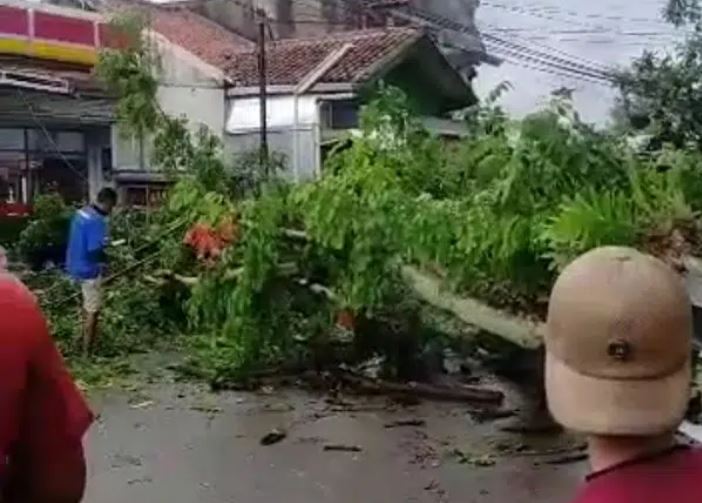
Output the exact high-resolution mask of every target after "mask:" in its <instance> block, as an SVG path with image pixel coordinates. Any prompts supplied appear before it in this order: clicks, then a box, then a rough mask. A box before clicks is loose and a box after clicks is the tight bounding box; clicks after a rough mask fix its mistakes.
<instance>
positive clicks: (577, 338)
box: [546, 247, 702, 503]
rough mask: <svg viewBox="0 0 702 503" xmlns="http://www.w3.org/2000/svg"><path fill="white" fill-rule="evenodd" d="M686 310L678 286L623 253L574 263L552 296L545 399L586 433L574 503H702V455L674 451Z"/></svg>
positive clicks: (683, 382)
mask: <svg viewBox="0 0 702 503" xmlns="http://www.w3.org/2000/svg"><path fill="white" fill-rule="evenodd" d="M691 347H692V309H691V306H690V301H689V298H688V295H687V292H686V290H685V287H684V286H683V283H682V281H681V279H680V278H679V277H678V276H677V275H676V274H675V273H674V272H673V271H672V270H671V269H669V268H668V267H667V266H666V265H665V264H663V263H662V262H660V261H659V260H657V259H655V258H653V257H650V256H648V255H644V254H642V253H639V252H637V251H635V250H632V249H628V248H614V247H608V248H600V249H597V250H594V251H592V252H590V253H587V254H585V255H584V256H582V257H580V258H579V259H577V260H576V261H575V262H573V263H572V264H571V265H570V266H568V267H567V268H566V269H565V270H564V271H563V273H562V274H561V276H560V277H559V278H558V280H557V282H556V285H555V286H554V288H553V292H552V294H551V302H550V305H549V313H548V322H547V335H546V392H547V396H548V404H549V408H550V410H551V413H552V414H553V416H554V418H555V419H556V420H557V421H558V422H559V423H561V424H562V425H563V426H565V427H567V428H570V429H572V430H575V431H577V432H581V433H583V434H585V435H587V438H588V446H589V455H590V464H591V467H592V474H591V475H590V476H589V477H588V479H587V484H586V485H585V487H584V488H583V490H582V492H581V493H580V495H579V496H578V498H577V499H576V500H575V501H576V503H590V502H593V503H594V502H596V503H615V502H616V503H626V502H631V503H658V502H663V501H665V502H671V503H672V502H675V503H693V502H695V503H697V502H700V501H702V451H701V450H698V449H692V448H688V447H684V446H679V445H676V442H675V432H676V430H677V428H678V426H679V425H680V423H681V422H682V420H683V416H684V415H685V411H686V407H687V404H688V399H689V395H690V381H691V377H692V370H691Z"/></svg>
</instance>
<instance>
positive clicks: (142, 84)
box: [96, 12, 162, 139]
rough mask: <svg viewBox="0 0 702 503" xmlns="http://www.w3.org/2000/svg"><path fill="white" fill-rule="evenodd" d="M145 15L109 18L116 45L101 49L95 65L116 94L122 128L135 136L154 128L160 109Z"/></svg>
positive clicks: (154, 55)
mask: <svg viewBox="0 0 702 503" xmlns="http://www.w3.org/2000/svg"><path fill="white" fill-rule="evenodd" d="M145 27H146V21H145V19H144V18H143V17H142V16H141V15H140V14H139V13H136V12H132V13H128V14H126V15H123V16H120V17H117V18H115V19H114V20H112V22H111V31H112V33H114V34H115V36H116V37H118V39H119V41H120V47H119V48H118V49H104V50H102V51H101V53H100V58H99V61H98V65H97V68H96V71H97V74H98V76H99V77H100V79H101V80H102V81H103V82H104V83H105V85H106V86H107V88H108V90H109V91H111V92H112V93H113V94H114V95H115V96H116V97H117V98H118V101H117V118H118V121H119V124H120V126H121V127H122V130H123V131H124V132H125V133H126V134H128V135H134V136H136V137H138V138H142V139H143V137H144V135H145V134H146V133H149V132H151V131H153V130H154V128H155V127H156V125H157V123H158V121H159V119H160V118H161V115H162V113H161V111H160V109H159V106H158V101H157V99H156V95H157V92H158V78H157V72H158V68H159V60H158V55H157V53H156V52H155V51H154V50H153V49H152V48H151V47H150V45H149V43H148V41H147V40H146V38H145V37H144V36H143V32H144V29H145Z"/></svg>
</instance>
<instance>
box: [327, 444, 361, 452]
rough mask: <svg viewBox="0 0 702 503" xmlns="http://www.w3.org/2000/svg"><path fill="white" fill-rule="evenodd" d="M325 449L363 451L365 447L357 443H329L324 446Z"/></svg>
mask: <svg viewBox="0 0 702 503" xmlns="http://www.w3.org/2000/svg"><path fill="white" fill-rule="evenodd" d="M324 450H325V451H333V452H363V449H362V448H361V447H359V446H357V445H342V444H328V445H325V446H324Z"/></svg>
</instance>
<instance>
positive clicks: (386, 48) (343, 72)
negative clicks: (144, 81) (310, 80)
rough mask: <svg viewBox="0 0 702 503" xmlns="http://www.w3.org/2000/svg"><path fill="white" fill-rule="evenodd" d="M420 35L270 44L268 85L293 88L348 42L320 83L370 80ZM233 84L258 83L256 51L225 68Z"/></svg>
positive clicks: (371, 34)
mask: <svg viewBox="0 0 702 503" xmlns="http://www.w3.org/2000/svg"><path fill="white" fill-rule="evenodd" d="M422 36H423V33H422V32H421V31H420V30H416V29H410V28H385V29H376V30H359V31H349V32H339V33H332V34H326V35H322V36H319V37H317V38H309V39H287V40H279V41H276V42H272V43H270V44H269V45H268V48H267V70H268V72H267V73H268V83H269V85H296V84H298V83H299V82H300V81H301V80H302V79H303V78H304V77H305V76H306V75H308V74H309V73H310V72H312V71H313V70H314V69H315V68H316V67H317V66H318V65H319V64H320V63H321V62H322V61H324V59H325V58H326V57H327V56H328V55H329V54H331V53H332V52H333V51H335V50H337V49H340V48H341V47H343V46H344V45H345V44H347V43H350V44H352V47H351V49H350V50H348V52H346V53H345V55H344V56H343V57H342V58H341V60H340V61H339V62H337V63H336V64H335V65H334V66H333V67H332V68H330V69H329V71H327V72H326V73H325V74H324V75H323V76H322V77H321V78H320V80H319V82H323V83H346V82H362V81H364V80H365V79H367V78H369V77H371V76H372V75H371V74H372V73H373V70H374V67H375V65H376V64H377V63H379V62H382V61H383V60H384V59H385V58H390V57H392V56H393V54H395V53H396V52H401V51H402V50H403V49H404V48H406V47H407V46H409V45H411V44H413V43H414V42H416V41H417V40H419V39H420V38H421V37H422ZM227 75H228V77H229V78H230V79H231V80H232V81H233V83H234V85H237V86H242V87H248V86H255V85H257V84H258V59H257V54H256V52H255V50H252V51H248V52H240V53H237V54H236V55H235V56H234V57H233V58H232V60H231V62H230V64H229V65H228V67H227Z"/></svg>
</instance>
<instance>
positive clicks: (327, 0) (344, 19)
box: [201, 0, 358, 40]
mask: <svg viewBox="0 0 702 503" xmlns="http://www.w3.org/2000/svg"><path fill="white" fill-rule="evenodd" d="M256 9H261V10H262V11H264V12H265V13H266V15H267V16H269V17H270V18H272V19H275V20H277V21H279V22H278V23H273V24H272V25H271V26H270V29H271V30H272V31H273V34H274V36H275V37H276V38H288V37H306V36H313V35H318V34H321V33H327V32H330V31H336V30H340V29H344V27H345V26H346V25H348V27H351V26H353V25H354V24H358V19H355V18H354V16H353V14H352V12H349V11H350V8H344V7H342V5H341V2H337V1H336V0H319V1H312V2H297V1H294V0H242V1H241V2H232V1H230V0H209V1H207V2H205V3H204V4H203V5H202V6H201V12H202V13H203V14H204V15H206V16H207V17H209V18H210V19H212V20H214V21H216V22H218V23H220V24H221V25H223V26H225V27H227V28H229V29H231V30H233V31H235V32H237V33H239V34H241V35H243V36H245V37H247V38H249V39H251V40H254V39H255V38H256V36H257V33H256V22H255V17H254V16H253V12H254V11H255V10H256ZM295 20H300V22H298V23H296V24H295V23H294V21H295ZM305 20H306V21H305ZM323 20H327V21H328V24H325V23H324V22H320V21H323Z"/></svg>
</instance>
